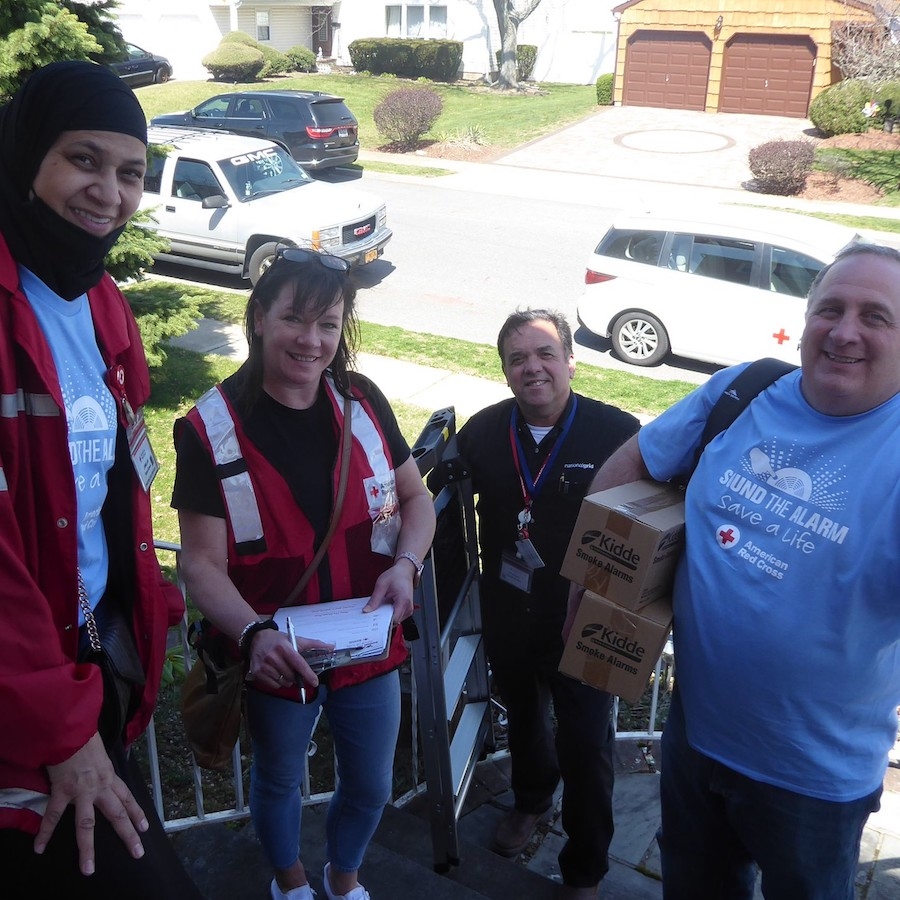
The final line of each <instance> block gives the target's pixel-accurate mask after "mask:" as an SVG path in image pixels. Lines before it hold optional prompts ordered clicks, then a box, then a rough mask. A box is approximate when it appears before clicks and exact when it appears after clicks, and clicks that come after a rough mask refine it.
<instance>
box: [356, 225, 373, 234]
mask: <svg viewBox="0 0 900 900" xmlns="http://www.w3.org/2000/svg"><path fill="white" fill-rule="evenodd" d="M371 230H372V226H371V225H360V226H359V228H354V229H353V237H363V236H364V235H367V234H368V233H369V232H370V231H371Z"/></svg>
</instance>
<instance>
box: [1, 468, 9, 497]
mask: <svg viewBox="0 0 900 900" xmlns="http://www.w3.org/2000/svg"><path fill="white" fill-rule="evenodd" d="M8 490H9V485H8V484H7V482H6V472H4V471H3V469H2V468H0V491H8Z"/></svg>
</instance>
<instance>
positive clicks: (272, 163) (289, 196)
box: [141, 126, 392, 284]
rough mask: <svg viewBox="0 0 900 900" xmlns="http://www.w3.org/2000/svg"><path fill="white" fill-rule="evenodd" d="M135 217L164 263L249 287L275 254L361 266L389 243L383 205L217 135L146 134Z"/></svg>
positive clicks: (258, 147) (257, 144)
mask: <svg viewBox="0 0 900 900" xmlns="http://www.w3.org/2000/svg"><path fill="white" fill-rule="evenodd" d="M148 135H149V141H150V144H151V145H156V146H157V147H162V148H164V149H165V151H166V154H165V155H164V156H163V155H161V154H159V153H152V152H151V154H150V157H149V164H148V168H147V174H146V176H145V177H144V195H143V199H142V201H141V208H142V209H146V210H149V211H150V213H151V214H152V216H153V218H154V219H155V220H156V221H155V223H151V224H150V225H148V227H151V228H153V229H154V230H155V231H156V232H158V233H159V234H160V235H162V236H163V237H165V238H166V239H168V241H169V242H170V244H171V249H170V250H169V251H168V252H166V253H160V254H159V255H158V258H159V259H162V260H166V261H168V262H176V263H181V264H183V265H188V266H197V267H199V268H202V269H212V270H214V271H217V272H231V273H235V274H239V275H241V276H242V277H244V278H249V279H250V281H251V283H252V284H256V282H257V280H258V279H259V276H260V275H261V274H262V273H263V272H264V271H265V270H266V268H267V267H268V266H269V265H270V263H271V261H272V259H273V257H274V255H275V250H276V248H277V247H278V246H279V245H281V246H285V245H287V246H295V247H312V248H315V249H318V250H321V251H323V252H325V253H332V254H334V255H335V256H340V257H341V258H342V259H346V260H347V261H348V262H349V263H351V265H365V264H366V263H370V262H372V261H373V260H375V259H377V258H378V257H379V256H380V255H381V254H382V253H383V252H384V246H385V244H387V242H388V241H389V240H390V239H391V234H392V232H391V230H390V229H389V228H388V227H387V211H386V208H385V204H384V201H382V200H381V199H379V198H378V197H375V196H373V195H372V194H368V193H365V192H364V191H358V190H356V189H355V188H352V187H350V186H348V185H343V184H329V183H326V182H321V181H315V180H314V179H313V178H311V177H310V176H309V175H307V174H306V172H305V171H304V170H303V169H301V168H300V167H299V166H298V165H297V163H296V162H295V161H294V159H293V158H292V157H291V155H290V153H288V151H287V150H286V149H285V148H284V147H282V146H281V145H279V144H273V143H272V142H271V141H265V140H259V139H257V138H251V137H243V136H240V135H234V134H227V133H224V132H212V131H196V130H190V129H184V128H175V127H165V126H158V127H151V128H150V129H149V132H148Z"/></svg>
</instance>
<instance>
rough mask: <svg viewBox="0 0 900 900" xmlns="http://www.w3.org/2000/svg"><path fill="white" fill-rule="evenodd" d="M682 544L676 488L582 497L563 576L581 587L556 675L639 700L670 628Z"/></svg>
mask: <svg viewBox="0 0 900 900" xmlns="http://www.w3.org/2000/svg"><path fill="white" fill-rule="evenodd" d="M683 540H684V499H683V492H682V491H681V490H680V489H679V488H675V487H672V486H670V485H664V484H659V483H657V482H654V481H636V482H633V483H631V484H624V485H620V486H619V487H616V488H610V489H609V490H607V491H600V492H598V493H596V494H591V495H589V496H587V497H585V499H584V502H583V503H582V506H581V511H580V512H579V515H578V519H577V521H576V523H575V529H574V531H573V532H572V538H571V540H570V542H569V549H568V551H567V553H566V557H565V559H564V561H563V565H562V569H561V574H562V575H563V576H564V577H566V578H568V579H569V580H571V581H574V582H576V583H577V584H580V585H583V586H584V587H585V588H586V590H585V593H584V598H583V599H582V601H581V605H580V607H579V609H578V613H577V615H576V617H575V622H574V624H573V626H572V631H571V633H570V635H569V640H568V641H567V642H566V647H565V650H564V651H563V655H562V659H561V661H560V664H559V670H560V672H562V673H563V674H565V675H569V676H571V677H572V678H577V679H578V680H579V681H583V682H584V683H585V684H589V685H592V686H593V687H596V688H600V689H601V690H604V691H609V692H610V693H611V694H617V695H618V696H620V697H622V698H623V699H624V700H626V701H628V702H630V703H634V702H636V701H637V700H639V699H640V697H641V695H642V694H643V693H644V691H645V690H646V687H647V681H648V679H649V678H650V674H651V673H652V672H653V668H654V666H655V665H656V660H657V659H658V658H659V655H660V653H661V652H662V649H663V647H664V646H665V643H666V639H667V638H668V636H669V631H670V630H671V627H672V602H671V589H672V578H673V575H674V571H675V565H676V563H677V561H678V556H679V554H680V552H681V545H682V542H683Z"/></svg>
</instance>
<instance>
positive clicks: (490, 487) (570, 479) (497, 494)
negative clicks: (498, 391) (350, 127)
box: [459, 393, 640, 635]
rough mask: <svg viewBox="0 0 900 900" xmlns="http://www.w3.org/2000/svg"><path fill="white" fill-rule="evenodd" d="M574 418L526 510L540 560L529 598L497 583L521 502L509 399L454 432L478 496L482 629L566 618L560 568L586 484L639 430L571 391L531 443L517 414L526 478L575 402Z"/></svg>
mask: <svg viewBox="0 0 900 900" xmlns="http://www.w3.org/2000/svg"><path fill="white" fill-rule="evenodd" d="M576 397H577V406H576V410H575V417H574V419H573V421H572V425H571V427H570V429H569V432H568V434H567V435H566V436H565V439H564V441H563V443H562V444H561V445H560V450H559V453H558V454H557V455H556V458H555V459H554V460H553V462H552V464H551V465H550V468H549V469H548V470H547V472H546V474H545V476H544V478H543V480H542V482H541V487H540V490H539V492H538V494H537V496H536V497H535V498H534V503H533V507H532V522H531V523H530V525H529V527H528V530H529V537H530V538H531V541H532V543H533V544H534V546H535V549H536V550H537V552H538V553H539V554H540V556H541V559H542V560H543V561H544V568H542V569H535V570H534V577H533V580H532V586H531V591H530V593H527V594H526V593H525V592H523V591H521V590H519V589H517V588H515V587H513V586H511V585H509V584H506V583H505V582H502V581H501V580H500V561H501V555H502V553H503V551H504V550H506V551H510V552H514V551H515V542H516V540H517V539H518V531H517V517H518V514H519V512H520V511H521V510H522V509H523V507H524V505H525V502H524V499H523V496H522V487H521V484H520V481H519V477H518V475H517V473H516V466H515V462H514V458H513V452H512V446H511V443H510V422H511V416H512V410H513V405H514V403H515V400H514V399H509V400H504V401H502V402H500V403H497V404H495V405H494V406H489V407H487V408H486V409H483V410H481V411H480V412H479V413H476V415H474V416H473V417H472V418H471V419H469V421H468V422H467V423H466V424H465V425H464V426H463V428H462V429H461V431H460V433H459V448H460V455H461V456H462V457H463V459H464V460H465V462H466V463H467V465H468V466H469V469H470V471H471V472H472V478H473V489H474V491H475V493H476V494H477V495H478V501H477V505H476V508H477V510H478V529H479V543H480V546H481V563H482V601H483V602H482V609H483V613H484V617H485V626H486V627H487V626H489V625H490V624H491V623H490V622H489V621H488V620H489V619H490V618H492V617H493V615H494V613H496V615H497V616H500V617H503V618H504V619H508V618H509V617H510V616H515V617H516V618H518V619H519V620H520V621H522V622H523V624H524V622H525V621H528V622H530V623H531V624H532V625H537V626H541V627H543V626H544V625H546V626H548V628H556V629H557V632H556V634H557V635H558V628H559V627H561V625H562V622H563V621H564V619H565V614H566V605H567V598H568V590H569V582H568V581H567V580H566V579H564V578H562V577H560V575H559V568H560V566H561V565H562V560H563V556H564V555H565V552H566V549H567V547H568V545H569V537H570V535H571V532H572V529H573V528H574V526H575V519H576V518H577V516H578V510H579V508H580V507H581V501H582V499H583V498H584V495H585V492H586V490H587V487H588V485H589V484H590V482H591V480H592V479H593V477H594V475H595V474H596V472H597V469H599V468H600V466H601V465H602V464H603V463H604V462H605V461H606V459H607V457H609V456H610V455H611V454H612V453H613V452H614V451H615V450H617V449H618V448H619V447H620V446H621V445H622V444H624V443H625V441H627V440H628V438H630V437H631V436H632V435H633V434H635V433H636V432H637V431H638V429H639V428H640V423H639V422H638V420H637V419H636V418H635V417H634V416H632V415H630V414H629V413H626V412H623V411H622V410H620V409H618V408H617V407H614V406H609V405H608V404H606V403H601V402H600V401H598V400H592V399H590V398H589V397H584V396H582V395H580V394H578V395H576V394H575V393H572V394H570V396H569V402H568V404H567V405H566V408H565V409H564V410H563V412H562V415H561V416H560V418H559V421H558V422H557V424H556V425H555V426H554V427H553V428H552V429H551V430H550V432H549V433H548V434H547V435H546V436H545V437H544V438H543V439H542V440H541V442H540V444H536V443H535V441H534V438H533V437H532V435H531V431H530V430H529V428H528V425H527V424H526V423H525V420H524V419H523V417H522V416H521V415H519V416H517V423H518V424H517V432H518V436H519V440H520V441H521V445H522V448H523V449H524V451H525V453H524V455H525V459H526V460H527V464H528V467H529V470H530V472H531V474H532V477H535V476H537V473H538V472H539V470H540V468H541V465H542V464H543V462H544V461H545V460H546V459H547V457H548V456H549V455H550V454H551V452H552V451H553V448H554V445H555V444H556V442H557V440H558V439H559V438H560V435H561V432H562V424H563V423H565V421H566V418H567V416H568V415H569V412H570V410H571V406H572V403H573V402H575V401H576Z"/></svg>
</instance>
